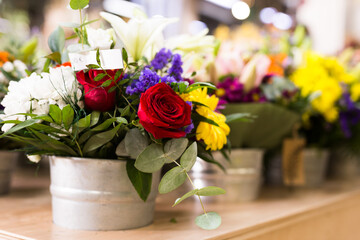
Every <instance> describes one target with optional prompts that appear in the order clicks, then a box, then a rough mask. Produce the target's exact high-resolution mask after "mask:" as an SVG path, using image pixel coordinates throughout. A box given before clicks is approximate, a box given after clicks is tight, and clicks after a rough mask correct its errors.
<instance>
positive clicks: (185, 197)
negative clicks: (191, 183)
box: [172, 189, 199, 207]
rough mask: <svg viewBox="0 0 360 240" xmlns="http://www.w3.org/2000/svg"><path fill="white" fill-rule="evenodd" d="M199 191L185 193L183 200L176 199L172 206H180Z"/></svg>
mask: <svg viewBox="0 0 360 240" xmlns="http://www.w3.org/2000/svg"><path fill="white" fill-rule="evenodd" d="M198 191H199V189H194V190H191V191H190V192H187V193H185V194H184V195H183V196H182V197H181V198H178V199H176V200H175V203H174V204H173V205H172V206H173V207H175V206H176V205H178V204H179V203H181V202H182V201H184V200H185V199H187V198H189V197H191V196H194V195H195V194H196V193H197V192H198Z"/></svg>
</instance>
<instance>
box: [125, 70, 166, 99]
mask: <svg viewBox="0 0 360 240" xmlns="http://www.w3.org/2000/svg"><path fill="white" fill-rule="evenodd" d="M159 81H160V77H159V75H157V74H156V72H154V71H153V70H151V69H149V68H144V69H143V70H142V71H141V73H140V77H139V79H136V80H134V81H133V82H132V83H131V85H130V86H128V87H127V88H126V93H127V94H129V95H133V94H140V93H143V92H145V91H146V90H147V89H149V88H150V87H152V86H154V85H155V84H157V83H159Z"/></svg>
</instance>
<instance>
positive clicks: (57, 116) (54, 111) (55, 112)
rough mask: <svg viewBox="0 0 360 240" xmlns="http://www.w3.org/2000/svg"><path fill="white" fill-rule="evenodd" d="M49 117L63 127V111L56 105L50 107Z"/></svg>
mask: <svg viewBox="0 0 360 240" xmlns="http://www.w3.org/2000/svg"><path fill="white" fill-rule="evenodd" d="M49 115H50V117H51V118H52V119H53V120H54V122H55V123H56V124H58V125H61V122H62V114H61V109H60V108H59V107H58V106H56V105H53V104H52V105H50V108H49Z"/></svg>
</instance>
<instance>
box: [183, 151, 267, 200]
mask: <svg viewBox="0 0 360 240" xmlns="http://www.w3.org/2000/svg"><path fill="white" fill-rule="evenodd" d="M213 155H214V158H215V159H216V160H217V161H219V162H221V163H222V164H223V165H224V166H225V168H226V171H227V173H224V172H223V171H222V170H221V169H220V168H219V167H218V166H216V165H214V164H210V163H207V162H204V161H201V160H200V161H197V162H196V163H195V165H194V167H193V168H192V170H191V171H190V172H189V174H190V176H191V177H192V178H193V182H194V185H195V186H196V187H197V188H201V187H205V186H218V187H222V188H224V189H225V190H226V194H225V195H220V196H217V197H215V198H213V199H216V200H219V201H225V202H239V201H240V202H244V201H253V200H255V199H256V198H257V197H258V195H259V190H260V187H261V185H262V181H263V180H262V166H263V150H260V149H233V150H231V154H230V159H231V161H230V163H229V162H228V161H226V160H225V158H224V157H223V156H222V155H221V153H219V152H215V153H213ZM187 188H188V189H187V190H191V189H190V188H191V186H187ZM180 191H182V190H181V189H180Z"/></svg>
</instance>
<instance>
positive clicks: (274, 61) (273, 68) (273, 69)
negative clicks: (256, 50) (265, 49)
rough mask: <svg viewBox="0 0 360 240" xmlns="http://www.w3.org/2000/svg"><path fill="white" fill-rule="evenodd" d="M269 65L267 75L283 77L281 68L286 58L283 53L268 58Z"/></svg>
mask: <svg viewBox="0 0 360 240" xmlns="http://www.w3.org/2000/svg"><path fill="white" fill-rule="evenodd" d="M269 58H270V60H271V63H270V66H269V68H268V74H273V75H277V76H281V77H282V76H284V68H283V66H282V64H283V62H284V60H285V59H286V58H287V55H286V54H285V53H279V54H275V55H270V56H269Z"/></svg>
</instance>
